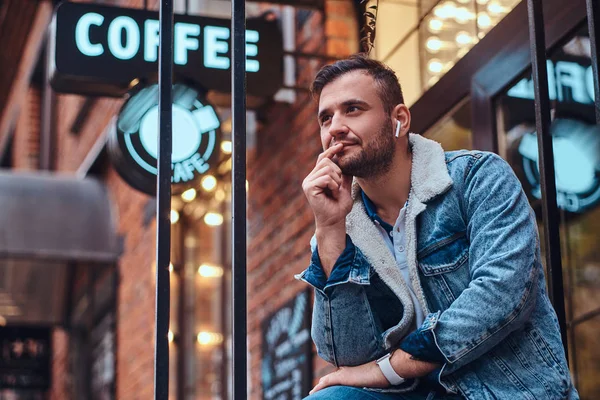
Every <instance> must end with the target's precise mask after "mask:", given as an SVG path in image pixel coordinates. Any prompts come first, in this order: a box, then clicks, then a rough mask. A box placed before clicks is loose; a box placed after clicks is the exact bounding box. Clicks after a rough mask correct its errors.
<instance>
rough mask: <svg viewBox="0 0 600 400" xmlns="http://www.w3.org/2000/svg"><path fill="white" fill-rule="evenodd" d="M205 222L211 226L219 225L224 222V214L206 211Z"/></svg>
mask: <svg viewBox="0 0 600 400" xmlns="http://www.w3.org/2000/svg"><path fill="white" fill-rule="evenodd" d="M204 223H205V224H206V225H209V226H219V225H221V224H223V216H222V215H221V214H219V213H214V212H209V213H206V215H204Z"/></svg>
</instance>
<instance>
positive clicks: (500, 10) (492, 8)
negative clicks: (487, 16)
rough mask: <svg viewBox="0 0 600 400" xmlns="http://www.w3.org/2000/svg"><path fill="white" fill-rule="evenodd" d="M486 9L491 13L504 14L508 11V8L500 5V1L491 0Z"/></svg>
mask: <svg viewBox="0 0 600 400" xmlns="http://www.w3.org/2000/svg"><path fill="white" fill-rule="evenodd" d="M488 11H489V12H490V13H491V14H505V13H506V12H507V11H508V9H507V8H506V7H502V6H501V5H500V3H498V2H496V1H493V2H491V3H490V4H488Z"/></svg>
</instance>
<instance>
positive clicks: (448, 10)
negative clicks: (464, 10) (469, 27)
mask: <svg viewBox="0 0 600 400" xmlns="http://www.w3.org/2000/svg"><path fill="white" fill-rule="evenodd" d="M455 13H456V6H455V5H454V3H451V2H446V3H444V4H441V5H439V6H437V7H436V8H435V9H434V10H433V15H435V16H436V17H438V18H442V19H449V18H454V15H455Z"/></svg>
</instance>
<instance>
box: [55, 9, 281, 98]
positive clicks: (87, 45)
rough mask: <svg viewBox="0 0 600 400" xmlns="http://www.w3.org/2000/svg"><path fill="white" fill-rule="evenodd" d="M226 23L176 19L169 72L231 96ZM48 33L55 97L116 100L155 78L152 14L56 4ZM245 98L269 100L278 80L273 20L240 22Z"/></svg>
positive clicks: (155, 19) (154, 15)
mask: <svg viewBox="0 0 600 400" xmlns="http://www.w3.org/2000/svg"><path fill="white" fill-rule="evenodd" d="M230 26H231V21H230V20H226V19H220V18H208V17H199V16H190V15H176V16H175V21H174V47H173V50H174V59H173V62H174V72H175V74H176V77H177V78H178V79H180V80H186V81H193V82H195V83H196V84H198V85H199V86H200V87H202V88H203V89H206V90H214V91H217V92H222V93H228V92H230V90H231V71H230V68H231V44H230V43H231V31H230ZM51 27H52V33H51V36H50V38H51V55H52V57H51V59H52V61H53V65H52V66H51V69H50V72H51V79H50V82H51V84H52V86H53V88H54V89H55V90H56V91H57V92H61V93H76V94H84V95H85V94H87V95H96V96H98V95H100V96H117V97H120V96H123V95H124V94H125V93H127V91H128V90H129V88H130V85H131V82H132V81H134V80H136V79H138V80H141V81H148V82H153V81H155V80H156V76H157V70H158V57H159V42H160V41H159V19H158V13H157V12H153V11H146V10H139V9H128V8H116V7H108V6H101V5H96V4H88V3H71V2H63V3H61V4H60V5H59V6H58V7H57V9H56V12H55V16H54V19H53V22H52V25H51ZM247 27H248V29H247V30H246V72H247V79H248V94H250V95H253V96H271V95H273V94H275V92H277V90H279V88H280V87H281V85H282V81H283V39H282V35H281V31H280V29H279V25H278V23H277V21H272V20H266V19H264V18H254V19H248V20H247ZM267 38H268V40H266V39H267Z"/></svg>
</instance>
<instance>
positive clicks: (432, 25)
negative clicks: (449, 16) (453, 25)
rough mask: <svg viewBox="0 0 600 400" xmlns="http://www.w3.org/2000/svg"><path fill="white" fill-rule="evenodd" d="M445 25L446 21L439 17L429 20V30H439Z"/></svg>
mask: <svg viewBox="0 0 600 400" xmlns="http://www.w3.org/2000/svg"><path fill="white" fill-rule="evenodd" d="M443 27H444V23H443V22H442V21H440V20H439V19H435V18H432V19H430V20H429V30H430V31H431V32H439V31H441V30H442V28H443Z"/></svg>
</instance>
